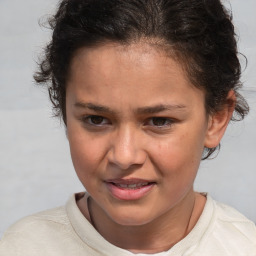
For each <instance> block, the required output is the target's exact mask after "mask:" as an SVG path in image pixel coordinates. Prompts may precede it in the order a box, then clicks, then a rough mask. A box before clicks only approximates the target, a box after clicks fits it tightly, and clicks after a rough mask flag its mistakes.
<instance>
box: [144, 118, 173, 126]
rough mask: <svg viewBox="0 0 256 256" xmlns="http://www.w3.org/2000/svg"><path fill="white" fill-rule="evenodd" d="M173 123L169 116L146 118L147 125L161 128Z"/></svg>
mask: <svg viewBox="0 0 256 256" xmlns="http://www.w3.org/2000/svg"><path fill="white" fill-rule="evenodd" d="M173 123H174V121H173V120H172V119H170V118H165V117H152V118H150V119H149V120H148V122H147V125H150V126H153V127H159V128H162V127H166V126H171V125H172V124H173Z"/></svg>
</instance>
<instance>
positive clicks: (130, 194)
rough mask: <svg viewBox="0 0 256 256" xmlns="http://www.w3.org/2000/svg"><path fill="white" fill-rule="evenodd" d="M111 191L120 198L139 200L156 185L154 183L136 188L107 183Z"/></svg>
mask: <svg viewBox="0 0 256 256" xmlns="http://www.w3.org/2000/svg"><path fill="white" fill-rule="evenodd" d="M106 184H107V187H108V189H109V191H110V193H111V194H112V195H113V196H114V197H115V198H117V199H119V200H138V199H140V198H142V197H144V196H145V195H147V194H148V193H149V192H150V191H151V190H152V189H153V187H154V185H155V184H154V183H152V184H150V185H147V186H143V187H139V188H136V189H128V188H120V187H118V186H115V185H113V184H112V183H106Z"/></svg>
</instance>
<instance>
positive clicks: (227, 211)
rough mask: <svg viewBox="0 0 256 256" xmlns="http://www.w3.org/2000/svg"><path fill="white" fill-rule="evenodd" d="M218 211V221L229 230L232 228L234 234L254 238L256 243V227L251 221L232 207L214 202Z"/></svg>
mask: <svg viewBox="0 0 256 256" xmlns="http://www.w3.org/2000/svg"><path fill="white" fill-rule="evenodd" d="M214 203H215V209H216V221H217V223H218V224H220V225H221V226H222V227H223V226H224V227H226V229H227V230H228V229H229V228H231V227H232V232H234V233H239V234H243V235H244V236H245V237H248V239H250V238H252V239H253V241H254V242H255V243H256V226H255V223H253V222H252V221H251V220H249V219H248V218H246V217H245V216H244V215H243V214H242V213H240V212H238V211H237V210H236V209H234V208H233V207H231V206H228V205H226V204H223V203H219V202H216V201H214Z"/></svg>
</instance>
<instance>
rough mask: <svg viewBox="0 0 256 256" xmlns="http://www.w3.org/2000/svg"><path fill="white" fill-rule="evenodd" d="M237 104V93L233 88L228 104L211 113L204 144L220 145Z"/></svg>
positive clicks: (210, 146)
mask: <svg viewBox="0 0 256 256" xmlns="http://www.w3.org/2000/svg"><path fill="white" fill-rule="evenodd" d="M235 104H236V95H235V92H234V91H233V90H231V91H229V93H228V96H227V99H226V104H225V105H224V106H223V108H222V109H221V110H220V111H218V112H216V113H213V114H212V115H210V117H209V121H208V130H207V133H206V137H205V143H204V146H205V147H207V148H215V147H217V146H218V145H219V143H220V141H221V138H222V137H223V135H224V133H225V131H226V128H227V126H228V124H229V121H230V119H231V118H232V115H233V111H234V108H235Z"/></svg>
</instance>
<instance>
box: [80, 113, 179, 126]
mask: <svg viewBox="0 0 256 256" xmlns="http://www.w3.org/2000/svg"><path fill="white" fill-rule="evenodd" d="M93 118H95V119H102V122H99V123H98V124H97V123H95V122H92V119H93ZM81 121H82V122H83V123H84V124H85V125H87V126H90V127H95V128H101V127H104V126H105V125H111V124H112V123H111V122H110V121H109V119H107V118H105V117H103V116H100V115H88V116H85V117H82V118H81ZM94 121H95V120H94ZM98 121H100V120H98ZM156 121H160V122H163V124H161V125H154V122H156ZM174 123H175V120H174V119H171V118H167V117H151V118H148V119H146V122H145V123H144V124H143V126H146V127H148V126H149V127H152V128H153V129H168V128H170V126H172V125H173V124H174Z"/></svg>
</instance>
